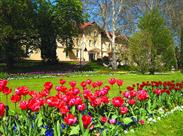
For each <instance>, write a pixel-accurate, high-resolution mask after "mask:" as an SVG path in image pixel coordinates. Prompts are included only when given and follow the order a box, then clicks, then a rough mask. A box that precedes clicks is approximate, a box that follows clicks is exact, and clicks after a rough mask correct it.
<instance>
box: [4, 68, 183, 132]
mask: <svg viewBox="0 0 183 136" xmlns="http://www.w3.org/2000/svg"><path fill="white" fill-rule="evenodd" d="M109 78H119V79H122V80H123V81H124V85H123V87H122V88H121V90H122V91H125V89H126V87H127V86H129V85H132V84H134V83H138V82H139V83H140V82H143V81H153V80H154V81H160V80H161V81H168V80H175V81H182V80H183V74H181V73H180V72H171V73H164V74H157V75H139V74H110V73H109V74H93V75H91V74H87V73H85V74H79V75H78V74H77V75H76V74H73V75H72V74H69V75H64V76H59V77H50V78H49V77H48V78H37V79H16V80H10V81H9V83H8V86H9V87H10V88H13V90H15V88H17V87H19V86H22V85H24V86H27V87H28V88H29V89H30V90H36V91H41V90H42V89H43V84H44V83H45V82H47V81H51V82H52V83H53V84H54V85H55V86H57V85H59V79H65V80H66V81H67V82H70V81H77V83H78V84H79V83H80V82H81V81H84V80H86V79H92V80H93V81H98V80H101V81H103V82H104V84H106V83H107V82H108V79H109ZM55 92H56V91H55V90H52V94H55ZM109 95H110V97H113V96H117V95H119V91H118V88H117V86H114V87H113V88H112V90H111V92H109ZM3 100H4V101H5V99H4V98H3ZM11 107H12V105H11ZM182 118H183V113H182V112H180V111H179V112H175V113H173V114H172V115H169V116H168V117H166V118H164V119H162V120H161V121H158V123H156V124H153V125H149V124H146V125H144V126H142V127H140V128H137V130H136V131H135V133H131V132H129V133H128V134H127V136H153V135H158V136H181V135H182V133H183V129H182V125H183V120H182Z"/></svg>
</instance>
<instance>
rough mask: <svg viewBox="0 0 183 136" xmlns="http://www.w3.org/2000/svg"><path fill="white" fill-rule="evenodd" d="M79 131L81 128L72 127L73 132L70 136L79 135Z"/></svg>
mask: <svg viewBox="0 0 183 136" xmlns="http://www.w3.org/2000/svg"><path fill="white" fill-rule="evenodd" d="M79 130H80V128H79V125H77V126H72V127H71V132H70V134H69V135H70V136H71V135H79Z"/></svg>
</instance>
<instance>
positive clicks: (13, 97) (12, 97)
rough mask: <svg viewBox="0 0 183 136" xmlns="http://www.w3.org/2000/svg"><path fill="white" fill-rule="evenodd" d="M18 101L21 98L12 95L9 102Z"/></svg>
mask: <svg viewBox="0 0 183 136" xmlns="http://www.w3.org/2000/svg"><path fill="white" fill-rule="evenodd" d="M20 99H21V97H20V96H19V95H17V94H14V95H12V96H11V101H12V102H13V103H17V102H19V101H20Z"/></svg>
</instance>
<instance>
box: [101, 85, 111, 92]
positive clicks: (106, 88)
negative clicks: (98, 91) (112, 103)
mask: <svg viewBox="0 0 183 136" xmlns="http://www.w3.org/2000/svg"><path fill="white" fill-rule="evenodd" d="M103 89H105V90H107V91H109V90H110V89H111V88H110V86H108V85H106V86H104V88H103Z"/></svg>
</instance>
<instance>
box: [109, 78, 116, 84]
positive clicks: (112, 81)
mask: <svg viewBox="0 0 183 136" xmlns="http://www.w3.org/2000/svg"><path fill="white" fill-rule="evenodd" d="M108 81H109V84H111V85H114V84H115V83H116V79H115V78H111V79H109V80H108Z"/></svg>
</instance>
